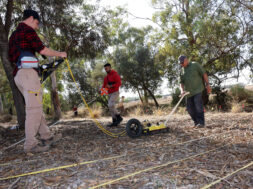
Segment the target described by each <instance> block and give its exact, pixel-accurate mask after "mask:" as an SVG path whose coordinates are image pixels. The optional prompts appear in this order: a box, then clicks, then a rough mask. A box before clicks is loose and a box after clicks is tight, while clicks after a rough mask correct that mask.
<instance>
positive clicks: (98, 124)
mask: <svg viewBox="0 0 253 189" xmlns="http://www.w3.org/2000/svg"><path fill="white" fill-rule="evenodd" d="M65 62H66V63H67V66H68V70H69V73H70V75H71V77H72V80H73V81H74V83H75V85H76V88H77V90H78V92H79V94H80V96H81V98H82V100H83V102H84V104H85V106H86V107H87V109H88V111H89V113H90V115H91V117H92V120H93V121H94V122H95V124H96V125H97V127H98V128H99V129H101V130H102V131H103V132H104V133H105V134H107V135H109V136H111V137H119V136H124V135H125V134H126V131H122V132H120V133H112V132H110V131H108V130H106V129H105V128H104V127H103V126H102V125H101V124H100V123H99V122H98V121H97V120H96V119H95V118H94V114H93V112H92V110H91V109H90V107H89V105H88V104H87V102H86V100H85V99H84V97H83V95H82V93H81V90H80V88H79V87H78V85H77V83H76V80H75V78H74V75H73V73H72V71H71V68H70V65H69V61H68V59H67V58H65Z"/></svg>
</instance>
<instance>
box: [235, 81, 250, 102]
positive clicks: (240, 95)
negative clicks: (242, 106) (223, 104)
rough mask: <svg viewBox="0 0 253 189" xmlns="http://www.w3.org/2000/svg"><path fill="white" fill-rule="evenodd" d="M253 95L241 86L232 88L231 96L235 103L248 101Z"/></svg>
mask: <svg viewBox="0 0 253 189" xmlns="http://www.w3.org/2000/svg"><path fill="white" fill-rule="evenodd" d="M252 93H253V92H251V91H248V90H246V89H245V88H244V86H242V85H239V84H238V85H234V86H232V87H231V88H230V95H231V97H232V98H233V100H234V101H235V102H242V101H247V100H248V99H250V97H251V96H252Z"/></svg>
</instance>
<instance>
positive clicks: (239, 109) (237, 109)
mask: <svg viewBox="0 0 253 189" xmlns="http://www.w3.org/2000/svg"><path fill="white" fill-rule="evenodd" d="M242 106H243V103H238V102H233V103H232V107H231V112H232V113H241V112H243V108H242Z"/></svg>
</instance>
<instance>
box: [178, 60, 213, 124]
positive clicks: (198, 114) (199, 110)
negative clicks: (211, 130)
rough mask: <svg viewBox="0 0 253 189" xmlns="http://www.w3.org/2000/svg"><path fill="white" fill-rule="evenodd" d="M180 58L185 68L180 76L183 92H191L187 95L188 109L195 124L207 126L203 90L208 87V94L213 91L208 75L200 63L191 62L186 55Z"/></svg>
mask: <svg viewBox="0 0 253 189" xmlns="http://www.w3.org/2000/svg"><path fill="white" fill-rule="evenodd" d="M178 60H179V63H180V65H181V66H182V67H183V68H184V73H183V74H182V75H181V78H180V79H181V81H180V83H181V89H182V93H184V92H185V91H187V92H190V94H189V95H187V105H186V106H187V111H188V113H189V114H190V116H191V118H192V120H193V121H194V124H195V126H197V127H199V128H201V127H205V117H204V106H203V102H202V91H203V90H204V88H205V87H206V89H207V92H208V94H209V93H211V87H210V85H209V82H208V76H207V74H206V72H205V70H204V69H203V67H202V66H201V65H200V64H198V63H196V62H189V60H188V59H187V57H186V56H184V55H181V56H179V58H178ZM204 84H205V86H204Z"/></svg>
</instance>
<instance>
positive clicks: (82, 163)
mask: <svg viewBox="0 0 253 189" xmlns="http://www.w3.org/2000/svg"><path fill="white" fill-rule="evenodd" d="M124 156H125V155H119V156H112V157H108V158H103V159H98V160H92V161H85V162H81V163H74V164H71V165H65V166H60V167H55V168H50V169H44V170H40V171H34V172H29V173H24V174H20V175H14V176H9V177H5V178H0V181H1V180H7V179H13V178H18V177H24V176H28V175H35V174H39V173H45V172H50V171H55V170H60V169H66V168H69V167H76V166H79V165H85V164H90V163H96V162H99V161H105V160H112V159H117V158H120V157H124Z"/></svg>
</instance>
